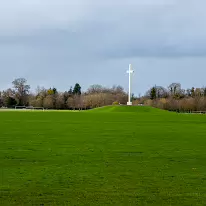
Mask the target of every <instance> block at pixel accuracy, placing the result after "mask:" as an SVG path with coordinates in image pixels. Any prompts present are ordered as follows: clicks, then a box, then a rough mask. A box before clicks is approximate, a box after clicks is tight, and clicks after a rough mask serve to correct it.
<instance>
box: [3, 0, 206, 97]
mask: <svg viewBox="0 0 206 206" xmlns="http://www.w3.org/2000/svg"><path fill="white" fill-rule="evenodd" d="M205 8H206V1H205V0H127V1H126V0H104V1H98V0H29V1H28V0H7V1H5V0H0V71H1V74H0V90H3V89H6V88H8V87H11V86H12V84H11V82H12V81H13V80H14V79H15V78H20V77H23V78H26V79H27V80H28V83H29V84H30V85H31V87H32V89H33V90H35V88H36V87H37V86H44V87H46V88H49V87H53V86H54V87H56V88H57V89H58V90H61V91H66V90H68V89H69V88H70V86H73V85H74V84H75V83H76V82H78V83H80V85H81V86H82V89H83V90H84V91H85V90H86V89H87V88H88V87H89V86H90V85H93V84H101V85H103V86H107V87H112V86H113V85H121V86H123V87H124V88H125V90H126V91H128V74H127V73H126V71H127V69H128V66H129V64H132V65H133V67H134V70H135V73H134V75H133V77H132V92H133V93H135V94H136V95H140V94H141V95H143V94H144V93H145V92H146V91H147V90H148V89H149V88H150V87H152V86H154V85H158V86H164V87H167V86H168V85H169V84H170V83H173V82H179V83H181V84H182V87H184V88H191V87H193V86H194V87H202V86H206V78H205V77H206V21H205V19H206V12H205Z"/></svg>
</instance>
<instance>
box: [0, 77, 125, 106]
mask: <svg viewBox="0 0 206 206" xmlns="http://www.w3.org/2000/svg"><path fill="white" fill-rule="evenodd" d="M12 85H13V86H12V88H8V89H7V90H4V91H0V107H7V108H13V107H15V106H32V107H38V108H39V107H43V108H45V109H90V108H95V107H100V106H105V105H111V104H126V102H127V97H128V95H127V93H126V92H125V91H124V89H123V88H122V87H121V86H113V87H112V88H106V87H103V86H101V85H92V86H90V87H89V88H88V89H87V91H86V92H82V88H81V86H80V84H79V83H76V84H75V85H74V87H70V88H69V89H68V91H59V90H58V89H57V88H55V87H53V88H44V87H39V86H38V87H37V88H36V91H35V92H31V87H30V85H29V84H28V83H27V80H26V79H25V78H18V79H15V80H14V81H13V82H12Z"/></svg>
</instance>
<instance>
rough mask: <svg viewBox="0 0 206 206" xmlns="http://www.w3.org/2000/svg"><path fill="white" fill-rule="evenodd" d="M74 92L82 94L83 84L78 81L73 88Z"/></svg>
mask: <svg viewBox="0 0 206 206" xmlns="http://www.w3.org/2000/svg"><path fill="white" fill-rule="evenodd" d="M73 94H76V95H80V94H81V86H80V85H79V84H78V83H76V84H75V86H74V89H73Z"/></svg>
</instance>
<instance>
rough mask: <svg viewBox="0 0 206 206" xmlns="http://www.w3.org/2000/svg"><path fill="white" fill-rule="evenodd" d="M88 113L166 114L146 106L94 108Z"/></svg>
mask: <svg viewBox="0 0 206 206" xmlns="http://www.w3.org/2000/svg"><path fill="white" fill-rule="evenodd" d="M89 112H116V113H118V112H132V113H159V112H166V111H162V110H160V109H156V108H152V107H148V106H122V105H120V106H119V105H118V106H105V107H100V108H95V109H92V110H90V111H89Z"/></svg>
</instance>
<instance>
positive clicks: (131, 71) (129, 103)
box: [127, 64, 134, 106]
mask: <svg viewBox="0 0 206 206" xmlns="http://www.w3.org/2000/svg"><path fill="white" fill-rule="evenodd" d="M127 73H129V95H128V102H127V105H130V106H131V105H132V102H131V75H132V74H133V73H134V70H133V69H132V65H131V64H130V65H129V70H128V71H127Z"/></svg>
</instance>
